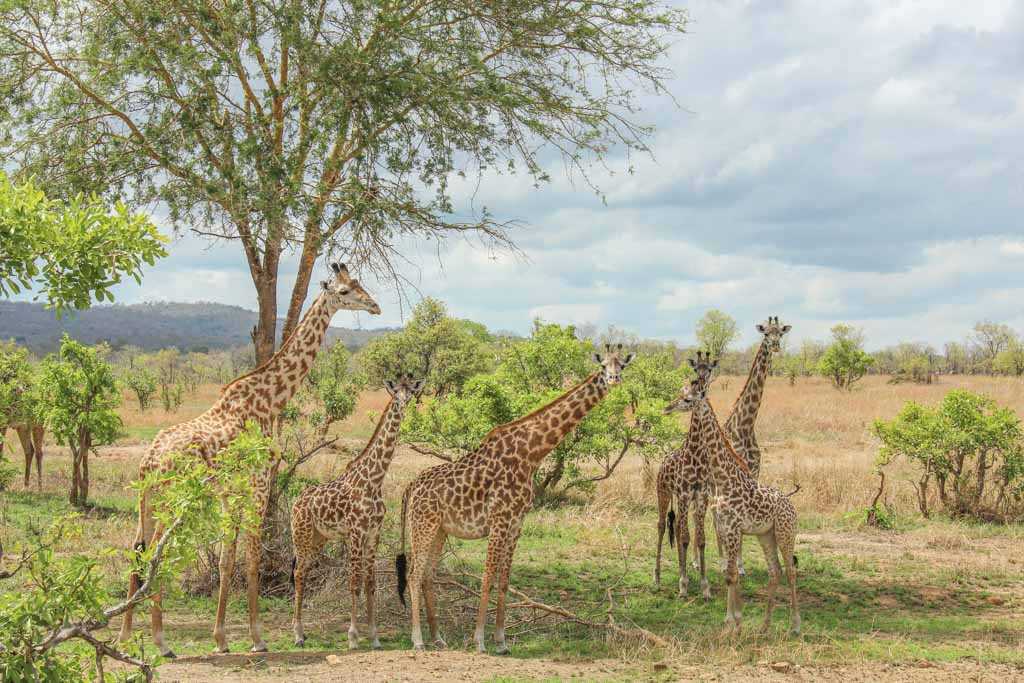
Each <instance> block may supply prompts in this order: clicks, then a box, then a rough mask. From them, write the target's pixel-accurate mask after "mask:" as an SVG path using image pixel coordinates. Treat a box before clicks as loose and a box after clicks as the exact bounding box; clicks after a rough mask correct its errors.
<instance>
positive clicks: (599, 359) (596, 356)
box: [594, 353, 604, 365]
mask: <svg viewBox="0 0 1024 683" xmlns="http://www.w3.org/2000/svg"><path fill="white" fill-rule="evenodd" d="M594 362H595V363H597V364H598V365H600V364H602V363H604V357H603V356H602V355H601V354H599V353H595V354H594Z"/></svg>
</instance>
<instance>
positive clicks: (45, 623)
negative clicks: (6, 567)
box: [0, 515, 184, 681]
mask: <svg viewBox="0 0 1024 683" xmlns="http://www.w3.org/2000/svg"><path fill="white" fill-rule="evenodd" d="M76 520H77V518H76V517H75V516H74V515H72V516H69V517H65V518H63V519H60V520H58V521H56V522H54V524H53V525H51V526H50V528H49V529H47V530H46V531H44V532H42V533H40V534H38V535H37V537H36V539H35V542H34V544H33V547H32V548H31V549H28V550H25V551H23V552H22V554H21V559H20V561H19V562H18V564H17V565H16V566H15V567H14V569H13V570H10V571H7V572H0V578H17V576H18V575H19V573H20V572H21V571H22V570H25V571H27V572H28V574H29V583H31V585H32V586H33V588H31V589H29V590H25V591H11V592H9V593H6V594H5V595H4V596H3V597H2V598H0V673H2V674H3V676H2V677H3V680H5V681H18V680H38V674H39V673H40V672H45V674H48V676H46V675H44V679H45V680H64V676H71V675H80V672H81V671H82V670H84V665H85V661H84V660H85V655H86V652H85V651H86V650H90V649H91V652H92V657H93V662H94V665H95V667H96V678H97V680H99V681H103V680H105V677H104V676H105V674H104V669H103V660H104V658H106V657H110V658H111V659H116V660H118V661H120V662H124V663H126V664H130V665H131V666H134V667H137V668H138V669H139V672H140V673H141V674H142V675H143V677H144V678H145V680H146V681H151V680H153V665H152V664H151V663H150V662H147V661H146V660H145V659H143V658H142V656H141V655H140V654H138V653H135V652H132V651H125V650H121V649H118V648H116V647H114V646H112V645H111V644H110V643H108V642H105V641H103V640H101V639H99V638H97V637H96V636H94V635H93V632H94V631H98V630H100V629H102V628H106V627H107V626H108V625H109V624H110V620H111V619H113V618H114V617H117V616H120V615H121V614H123V613H124V612H125V611H127V610H128V609H129V608H130V607H134V606H135V605H137V604H139V603H141V602H143V601H145V600H147V599H148V598H149V597H150V596H151V595H152V594H153V593H154V592H155V591H156V589H157V587H158V586H159V583H160V579H161V574H162V572H161V568H162V565H163V561H164V557H165V553H166V550H167V548H168V545H169V544H170V543H171V542H172V540H173V539H174V538H175V535H176V533H177V531H178V529H179V527H180V526H181V524H182V522H183V520H184V517H183V516H179V517H177V518H176V519H175V520H174V521H173V522H172V523H171V525H170V527H168V529H167V531H166V532H165V533H164V535H163V536H162V537H161V539H160V542H159V543H157V544H156V546H155V547H154V549H153V551H152V553H151V554H150V556H149V559H148V561H147V569H146V573H145V580H144V581H143V583H142V585H141V586H140V587H139V590H138V591H136V592H135V594H134V595H133V596H131V597H130V598H128V599H126V600H123V601H121V602H119V603H118V604H116V605H113V606H111V607H106V608H103V607H101V606H99V605H100V599H101V598H102V595H103V590H102V588H101V587H100V585H99V579H98V577H97V576H96V574H95V569H96V560H95V559H93V558H87V557H72V558H70V559H67V560H58V559H56V558H55V557H54V551H53V549H54V547H55V546H56V545H57V544H58V543H60V542H63V541H67V540H70V539H72V538H74V537H75V536H77V535H80V532H81V527H80V526H79V525H78V523H77V521H76ZM70 641H78V643H81V644H84V645H85V646H87V647H85V648H71V649H69V651H68V653H67V654H66V655H64V656H61V655H58V654H57V653H56V652H55V650H56V649H57V648H58V647H60V646H61V645H63V644H65V643H69V642H70ZM53 676H56V678H51V677H53Z"/></svg>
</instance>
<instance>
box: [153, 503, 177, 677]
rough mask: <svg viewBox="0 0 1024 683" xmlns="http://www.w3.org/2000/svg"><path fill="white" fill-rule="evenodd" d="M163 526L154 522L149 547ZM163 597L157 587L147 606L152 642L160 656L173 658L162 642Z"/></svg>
mask: <svg viewBox="0 0 1024 683" xmlns="http://www.w3.org/2000/svg"><path fill="white" fill-rule="evenodd" d="M163 533H164V527H163V525H162V524H160V523H159V522H156V523H155V524H154V526H153V536H152V538H151V539H150V541H149V543H150V547H152V546H153V545H155V544H156V543H159V542H160V537H161V536H163ZM162 598H163V590H162V589H157V591H156V592H155V593H153V597H152V599H151V601H152V602H151V604H150V608H149V616H150V619H151V620H152V622H153V644H154V645H156V648H157V651H158V652H159V653H160V656H161V657H167V658H168V659H173V658H174V652H173V651H171V649H170V648H169V647H167V643H165V642H164V613H163V609H162V607H161V600H162Z"/></svg>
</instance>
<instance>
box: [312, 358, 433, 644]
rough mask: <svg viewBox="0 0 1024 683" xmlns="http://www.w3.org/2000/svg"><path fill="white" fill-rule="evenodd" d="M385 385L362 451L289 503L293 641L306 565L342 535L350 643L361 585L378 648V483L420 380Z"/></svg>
mask: <svg viewBox="0 0 1024 683" xmlns="http://www.w3.org/2000/svg"><path fill="white" fill-rule="evenodd" d="M384 386H385V388H386V389H387V391H388V393H389V394H391V397H392V398H391V402H390V403H389V404H388V406H387V408H385V409H384V413H383V414H382V415H381V417H380V420H379V421H378V422H377V429H376V430H375V431H374V433H373V436H372V437H370V441H369V443H367V444H366V448H364V449H363V452H362V453H361V454H360V455H359V457H357V458H356V459H355V460H353V461H352V462H350V463H349V464H348V467H346V468H345V471H344V473H342V475H341V476H340V477H338V478H337V479H334V480H333V481H329V482H326V483H323V484H318V485H316V486H310V487H309V488H307V489H306V490H305V491H303V492H302V494H301V495H299V497H298V499H297V500H296V501H295V505H293V506H292V544H293V545H294V546H295V561H294V564H293V565H292V582H293V583H294V585H295V615H294V618H293V622H292V624H293V627H294V630H295V644H296V645H300V646H301V645H302V644H304V643H305V642H306V636H305V634H304V633H303V630H302V596H303V585H304V581H305V578H306V570H307V569H309V565H310V563H312V561H313V560H314V559H316V556H317V555H318V554H319V553H320V551H321V549H323V547H324V544H325V543H327V541H332V540H336V539H339V538H345V539H346V540H347V542H348V545H347V548H348V559H349V575H348V587H349V592H350V593H351V594H352V621H351V623H350V625H349V627H348V646H349V649H353V650H354V649H355V648H356V647H357V646H358V644H359V631H358V629H357V628H356V616H357V614H358V606H359V590H360V588H364V594H365V599H366V617H367V621H368V622H369V629H370V642H371V644H372V647H373V649H375V650H376V649H379V648H380V640H378V639H377V618H376V614H375V612H376V610H375V607H376V605H375V600H376V597H375V593H376V577H375V576H374V568H373V566H374V559H375V556H376V553H377V540H378V539H379V538H380V527H381V524H382V523H383V522H384V512H385V508H384V495H383V493H382V492H381V487H382V486H383V484H384V475H386V474H387V472H388V467H389V466H390V465H391V460H392V458H393V457H394V455H395V445H396V444H397V443H398V430H399V428H400V427H401V426H402V414H403V413H404V412H405V406H406V405H408V403H409V401H411V400H413V399H414V398H415V397H416V396H418V395H419V393H420V390H421V389H422V388H423V381H422V380H417V381H413V379H412V378H411V377H405V378H403V379H402V380H400V381H399V382H397V383H395V382H385V383H384Z"/></svg>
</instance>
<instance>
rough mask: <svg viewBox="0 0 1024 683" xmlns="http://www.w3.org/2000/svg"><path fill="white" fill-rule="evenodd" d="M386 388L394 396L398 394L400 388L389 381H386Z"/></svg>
mask: <svg viewBox="0 0 1024 683" xmlns="http://www.w3.org/2000/svg"><path fill="white" fill-rule="evenodd" d="M384 388H385V389H387V390H388V393H389V394H391V395H392V396H394V395H395V394H397V393H398V387H396V386H395V383H394V382H392V381H391V380H389V379H386V380H384Z"/></svg>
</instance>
